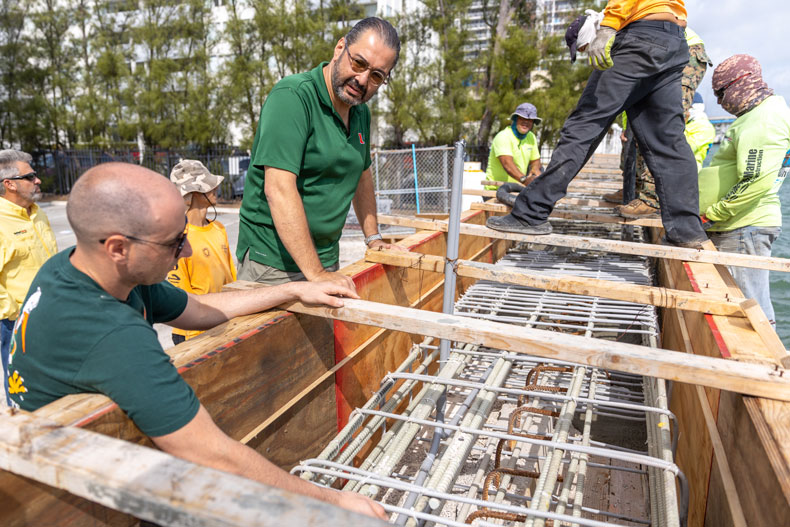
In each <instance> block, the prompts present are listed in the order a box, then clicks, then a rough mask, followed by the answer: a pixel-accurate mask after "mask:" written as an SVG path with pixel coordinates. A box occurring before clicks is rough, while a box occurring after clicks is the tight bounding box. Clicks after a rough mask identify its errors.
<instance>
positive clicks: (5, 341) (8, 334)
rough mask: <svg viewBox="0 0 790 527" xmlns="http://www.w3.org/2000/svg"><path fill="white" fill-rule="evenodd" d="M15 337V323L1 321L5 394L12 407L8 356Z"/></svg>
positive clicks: (1, 352)
mask: <svg viewBox="0 0 790 527" xmlns="http://www.w3.org/2000/svg"><path fill="white" fill-rule="evenodd" d="M13 336H14V321H13V320H9V319H7V318H4V319H3V320H0V359H2V362H3V394H4V395H5V400H6V403H7V404H8V405H9V406H10V405H11V400H10V399H9V398H8V354H9V352H10V350H11V339H12V338H13ZM0 406H2V405H0Z"/></svg>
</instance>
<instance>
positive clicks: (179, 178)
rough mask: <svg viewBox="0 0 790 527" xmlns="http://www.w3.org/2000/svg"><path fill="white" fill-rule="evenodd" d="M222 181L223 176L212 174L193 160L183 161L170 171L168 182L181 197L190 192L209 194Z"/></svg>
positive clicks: (201, 164)
mask: <svg viewBox="0 0 790 527" xmlns="http://www.w3.org/2000/svg"><path fill="white" fill-rule="evenodd" d="M223 179H225V178H224V177H223V176H217V175H214V174H212V173H211V172H209V171H208V169H207V168H206V167H205V166H204V165H203V163H201V162H200V161H196V160H194V159H184V160H182V161H181V162H180V163H178V164H177V165H176V166H174V167H173V170H171V171H170V181H172V182H173V183H175V185H176V187H178V190H179V191H180V192H181V196H186V195H187V194H189V193H190V192H200V193H201V194H205V193H206V192H211V191H212V190H214V189H215V188H217V187H218V186H219V184H220V183H222V180H223Z"/></svg>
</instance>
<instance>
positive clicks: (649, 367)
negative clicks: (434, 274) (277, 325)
mask: <svg viewBox="0 0 790 527" xmlns="http://www.w3.org/2000/svg"><path fill="white" fill-rule="evenodd" d="M344 303H345V305H344V306H343V307H341V308H328V307H320V306H306V305H304V304H302V303H300V302H292V303H288V304H284V305H283V306H281V307H283V308H284V309H288V310H289V311H293V312H296V313H303V314H309V315H315V316H323V317H326V318H333V319H336V320H345V321H349V322H355V323H359V324H368V325H372V326H377V327H384V328H388V329H394V330H397V331H408V332H417V333H419V334H422V335H426V336H431V337H438V338H444V339H449V340H454V341H460V342H464V343H468V344H479V345H483V346H489V347H492V348H495V349H504V350H509V351H513V352H515V353H529V354H532V355H537V356H539V357H545V358H553V359H561V360H567V361H571V362H577V363H579V364H586V365H588V366H593V367H596V368H605V369H611V370H616V371H622V372H626V373H634V374H638V375H647V376H650V377H658V378H661V379H666V380H671V381H680V382H686V383H689V384H698V385H703V386H709V387H712V388H718V389H722V390H730V391H735V392H738V393H745V394H747V395H756V396H759V397H768V398H771V399H778V400H783V401H790V375H788V376H784V372H785V370H783V369H778V368H777V369H774V368H770V367H766V366H763V365H760V364H748V363H738V362H735V361H729V360H723V359H714V358H711V357H700V356H696V355H690V354H687V353H678V352H674V351H662V352H660V353H656V350H655V349H652V348H647V347H644V346H636V345H633V344H624V343H621V342H612V341H607V340H598V339H591V338H586V337H581V336H576V335H567V334H563V333H558V332H554V331H544V330H539V329H532V328H522V327H518V326H513V325H511V324H504V323H499V322H492V321H489V320H478V319H474V318H468V317H461V316H456V315H448V314H444V313H433V312H425V311H420V310H416V309H410V308H405V307H400V306H391V305H385V304H380V303H377V302H368V301H365V300H355V299H346V300H344Z"/></svg>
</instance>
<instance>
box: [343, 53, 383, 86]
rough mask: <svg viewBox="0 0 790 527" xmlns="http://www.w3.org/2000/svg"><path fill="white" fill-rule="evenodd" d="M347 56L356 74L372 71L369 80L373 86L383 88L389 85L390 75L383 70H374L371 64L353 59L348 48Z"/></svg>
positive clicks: (361, 59)
mask: <svg viewBox="0 0 790 527" xmlns="http://www.w3.org/2000/svg"><path fill="white" fill-rule="evenodd" d="M345 51H346V55H348V61H349V62H350V63H351V71H353V72H354V73H365V72H366V71H370V75H368V79H369V80H370V83H371V84H372V85H373V86H381V85H382V84H387V79H388V78H389V73H385V72H383V71H382V70H377V69H373V68H371V67H370V64H368V63H367V61H366V60H365V59H363V58H357V57H352V56H351V52H350V51H349V50H348V48H346V49H345Z"/></svg>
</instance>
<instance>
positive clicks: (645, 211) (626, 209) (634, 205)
mask: <svg viewBox="0 0 790 527" xmlns="http://www.w3.org/2000/svg"><path fill="white" fill-rule="evenodd" d="M614 211H615V212H616V213H617V214H619V215H620V216H622V217H623V218H628V219H629V220H638V219H640V218H653V217H656V216H658V212H659V211H658V209H657V208H655V207H651V206H650V205H648V204H647V203H645V202H644V201H642V200H641V199H635V200H632V201H631V202H630V203H629V204H628V205H620V206H619V207H615V208H614Z"/></svg>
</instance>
